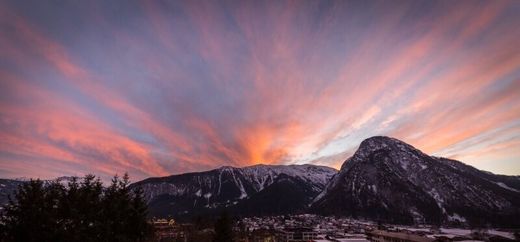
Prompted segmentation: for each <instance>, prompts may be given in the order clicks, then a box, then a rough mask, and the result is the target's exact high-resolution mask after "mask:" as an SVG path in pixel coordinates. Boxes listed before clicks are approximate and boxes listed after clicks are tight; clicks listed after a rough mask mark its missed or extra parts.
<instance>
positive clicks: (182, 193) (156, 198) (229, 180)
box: [132, 165, 337, 216]
mask: <svg viewBox="0 0 520 242" xmlns="http://www.w3.org/2000/svg"><path fill="white" fill-rule="evenodd" d="M336 173H337V170H335V169H333V168H329V167H323V166H314V165H288V166H283V165H255V166H249V167H244V168H236V167H229V166H226V167H221V168H219V169H215V170H211V171H205V172H196V173H186V174H180V175H173V176H169V177H160V178H148V179H145V180H143V181H140V182H137V183H134V184H132V186H140V187H141V188H143V190H144V194H145V198H146V199H147V201H148V202H149V207H150V213H151V215H153V216H167V215H173V216H175V215H182V214H190V215H193V214H195V213H197V212H202V211H207V210H215V209H220V208H228V209H230V210H247V211H249V210H250V205H248V204H255V201H252V200H254V199H256V198H257V197H258V196H254V195H256V194H258V193H260V192H262V191H264V190H265V191H266V192H264V193H262V194H264V197H262V199H266V198H265V196H268V197H269V196H271V197H273V198H272V201H273V202H276V201H277V199H282V198H283V197H278V198H275V197H276V196H278V194H275V193H276V192H275V191H278V190H277V189H267V188H269V187H271V186H273V185H279V184H281V183H283V184H284V189H285V188H287V187H288V186H291V187H293V189H292V190H294V189H300V190H302V189H303V190H305V193H301V194H300V195H302V196H303V194H304V197H302V198H301V199H300V203H301V204H294V208H298V209H303V208H304V207H306V206H307V205H308V204H309V203H310V201H311V200H312V198H314V196H316V195H317V194H319V193H320V192H321V191H322V190H323V188H324V187H325V185H326V184H327V182H328V181H329V180H330V178H331V177H332V176H333V175H334V174H336ZM266 194H267V195H266ZM266 200H269V199H266ZM239 203H240V204H241V205H240V206H235V205H237V204H239ZM237 212H240V211H237Z"/></svg>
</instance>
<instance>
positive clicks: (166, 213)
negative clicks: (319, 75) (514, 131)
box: [0, 136, 520, 227]
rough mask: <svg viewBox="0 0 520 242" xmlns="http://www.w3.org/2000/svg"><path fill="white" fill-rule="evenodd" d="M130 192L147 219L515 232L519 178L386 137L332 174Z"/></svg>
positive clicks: (220, 179)
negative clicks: (293, 217)
mask: <svg viewBox="0 0 520 242" xmlns="http://www.w3.org/2000/svg"><path fill="white" fill-rule="evenodd" d="M10 184H11V183H10V182H9V180H0V202H1V201H2V200H1V199H2V198H1V196H5V195H6V194H8V193H10V192H12V187H11V186H10ZM12 184H16V183H12ZM10 187H11V188H10ZM131 187H141V188H142V189H143V192H144V196H145V199H146V200H147V202H148V206H149V214H150V216H153V217H174V218H181V219H182V218H189V217H194V216H198V215H213V214H216V213H219V212H220V211H222V210H224V209H225V210H228V211H230V212H232V213H233V214H234V215H237V216H252V215H254V216H262V215H285V214H297V213H316V214H323V215H337V216H349V217H353V218H358V219H367V220H373V221H382V222H387V223H396V224H423V223H426V224H436V225H474V226H485V225H493V226H501V227H519V226H520V222H519V221H518V219H516V218H517V217H518V216H520V177H519V176H505V175H496V174H492V173H490V172H486V171H481V170H478V169H476V168H474V167H472V166H469V165H466V164H464V163H462V162H459V161H456V160H452V159H446V158H441V157H434V156H429V155H426V154H425V153H423V152H421V151H420V150H418V149H416V148H414V147H413V146H411V145H409V144H406V143H404V142H402V141H400V140H397V139H394V138H390V137H385V136H375V137H371V138H368V139H366V140H364V141H363V142H361V144H360V146H359V148H358V150H357V151H356V152H355V153H354V155H353V156H352V157H350V158H348V159H347V160H346V161H345V162H344V163H343V165H342V166H341V169H340V170H339V171H338V170H335V169H333V168H329V167H324V166H315V165H254V166H248V167H243V168H236V167H229V166H225V167H221V168H218V169H214V170H210V171H204V172H193V173H185V174H179V175H172V176H167V177H154V178H148V179H145V180H142V181H139V182H136V183H133V184H131ZM9 189H11V190H9Z"/></svg>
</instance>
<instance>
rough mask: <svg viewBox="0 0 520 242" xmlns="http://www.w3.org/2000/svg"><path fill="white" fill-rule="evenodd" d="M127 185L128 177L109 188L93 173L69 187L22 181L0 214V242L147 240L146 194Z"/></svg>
mask: <svg viewBox="0 0 520 242" xmlns="http://www.w3.org/2000/svg"><path fill="white" fill-rule="evenodd" d="M129 183H130V182H129V178H128V175H127V174H125V176H123V178H122V179H120V178H119V177H117V176H115V177H114V178H113V179H112V183H111V184H110V186H109V187H107V188H104V187H103V185H102V183H101V181H100V180H99V178H96V177H95V176H93V175H87V176H85V177H84V178H83V179H82V181H81V182H79V181H78V179H77V178H72V179H71V181H69V182H68V184H67V185H63V184H60V183H59V182H50V183H44V182H42V181H40V180H31V181H29V182H27V183H24V184H22V185H21V186H20V187H19V189H18V191H17V192H16V194H15V196H14V198H12V199H11V198H10V201H9V204H8V205H7V206H6V207H5V208H4V211H3V212H2V214H1V216H0V229H1V230H0V233H1V237H0V241H2V242H4V241H5V242H11V241H24V242H32V241H44V242H45V241H53V242H61V241H86V242H89V241H121V242H125V241H128V242H130V241H132V242H133V241H136V242H140V241H149V239H150V238H151V236H152V235H153V230H152V227H151V225H150V224H148V223H147V220H146V216H147V206H146V203H145V201H144V199H143V195H142V190H135V191H131V190H130V189H129V187H128V185H129Z"/></svg>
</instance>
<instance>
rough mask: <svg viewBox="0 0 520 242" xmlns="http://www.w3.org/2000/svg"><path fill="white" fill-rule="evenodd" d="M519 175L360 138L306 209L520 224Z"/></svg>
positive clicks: (392, 218)
mask: <svg viewBox="0 0 520 242" xmlns="http://www.w3.org/2000/svg"><path fill="white" fill-rule="evenodd" d="M519 191H520V179H519V177H517V176H503V175H494V174H492V173H489V172H484V171H480V170H478V169H476V168H473V167H471V166H468V165H465V164H463V163H461V162H459V161H455V160H450V159H445V158H439V157H432V156H428V155H426V154H424V153H422V152H421V151H419V150H417V149H416V148H414V147H412V146H410V145H408V144H406V143H404V142H402V141H399V140H397V139H394V138H389V137H382V136H376V137H372V138H369V139H366V140H364V141H363V142H362V143H361V145H360V146H359V149H358V150H357V151H356V153H355V154H354V155H353V156H352V157H351V158H349V159H347V160H346V161H345V162H344V164H343V165H342V167H341V170H340V172H339V173H338V174H337V175H335V176H334V177H333V178H332V179H331V181H330V183H328V184H327V186H326V188H325V189H324V190H323V192H321V193H320V194H319V195H318V196H317V197H316V198H315V199H314V201H313V204H312V208H311V211H314V212H317V213H324V214H340V215H349V216H355V217H363V218H369V219H374V220H382V221H388V222H394V223H430V224H457V223H467V224H480V225H482V224H486V223H489V224H495V225H501V226H519V225H520V222H519V220H518V219H517V218H518V216H520V192H519Z"/></svg>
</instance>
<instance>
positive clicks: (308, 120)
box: [0, 0, 520, 180]
mask: <svg viewBox="0 0 520 242" xmlns="http://www.w3.org/2000/svg"><path fill="white" fill-rule="evenodd" d="M518 13H520V1H514V0H512V1H501V0H497V1H465V0H462V1H322V0H313V1H170V0H157V1H134V0H129V1H126V0H125V1H123V0H115V1H102V0H99V1H65V0H43V1H42V0H25V1H17V0H13V1H10V0H1V1H0V177H3V178H16V177H39V178H44V179H47V178H53V177H59V176H71V175H75V176H81V175H84V174H86V173H93V174H96V175H99V176H101V177H102V178H103V179H108V178H109V177H110V176H112V175H114V174H122V173H124V172H128V173H129V174H130V176H131V178H132V180H140V179H143V178H146V177H150V176H166V175H170V174H179V173H184V172H191V171H201V170H208V169H212V168H216V167H220V166H224V165H230V166H239V167H240V166H248V165H254V164H259V163H263V164H304V163H311V164H318V165H326V166H331V167H335V168H339V167H340V166H341V164H342V163H343V162H344V161H345V159H347V158H348V157H349V156H351V155H352V154H353V153H354V152H355V151H356V149H357V147H358V146H359V143H360V142H361V141H363V140H364V139H366V138H369V137H371V136H375V135H386V136H391V137H395V138H398V139H401V140H403V141H405V142H407V143H409V144H411V145H413V146H415V147H417V148H418V149H420V150H422V151H424V152H425V153H427V154H431V155H435V156H442V157H448V158H453V159H457V160H460V161H462V162H464V163H466V164H469V165H472V166H475V167H477V168H479V169H482V170H486V171H491V172H494V173H499V174H508V175H520V27H519V26H520V14H518Z"/></svg>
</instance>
